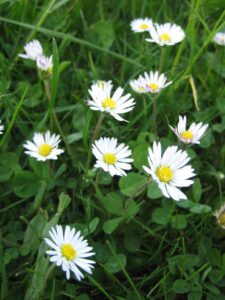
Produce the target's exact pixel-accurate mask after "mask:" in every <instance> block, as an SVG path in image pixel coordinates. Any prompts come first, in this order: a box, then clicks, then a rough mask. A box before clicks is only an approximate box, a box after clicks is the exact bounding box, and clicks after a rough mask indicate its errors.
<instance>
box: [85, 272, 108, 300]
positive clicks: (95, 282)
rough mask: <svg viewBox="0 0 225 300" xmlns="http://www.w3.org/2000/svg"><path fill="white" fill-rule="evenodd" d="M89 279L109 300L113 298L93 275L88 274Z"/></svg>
mask: <svg viewBox="0 0 225 300" xmlns="http://www.w3.org/2000/svg"><path fill="white" fill-rule="evenodd" d="M87 277H88V279H89V280H90V281H91V283H93V284H94V285H95V286H96V287H97V288H98V289H99V290H100V291H101V292H102V293H103V294H104V295H105V296H106V297H107V299H109V300H113V298H112V297H111V296H110V295H109V294H108V293H107V292H106V290H105V289H104V288H103V287H102V286H101V285H100V284H99V283H98V282H97V281H96V280H95V279H94V278H93V277H91V276H89V275H88V276H87Z"/></svg>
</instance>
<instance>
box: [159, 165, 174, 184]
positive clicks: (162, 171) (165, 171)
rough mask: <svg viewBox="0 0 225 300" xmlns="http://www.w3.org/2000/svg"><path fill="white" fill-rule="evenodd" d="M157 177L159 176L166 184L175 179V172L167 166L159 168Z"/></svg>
mask: <svg viewBox="0 0 225 300" xmlns="http://www.w3.org/2000/svg"><path fill="white" fill-rule="evenodd" d="M156 175H157V176H158V178H159V180H160V181H161V182H165V183H167V182H169V181H170V180H171V179H173V171H172V170H171V169H170V167H167V166H161V167H158V168H157V169H156Z"/></svg>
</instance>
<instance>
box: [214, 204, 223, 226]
mask: <svg viewBox="0 0 225 300" xmlns="http://www.w3.org/2000/svg"><path fill="white" fill-rule="evenodd" d="M214 215H215V217H216V221H217V224H218V225H219V226H221V227H222V228H223V229H225V204H224V205H222V206H221V208H220V209H219V210H217V211H216V212H215V213H214Z"/></svg>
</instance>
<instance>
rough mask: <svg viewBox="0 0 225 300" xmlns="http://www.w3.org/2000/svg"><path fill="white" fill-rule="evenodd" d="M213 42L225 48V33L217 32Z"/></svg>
mask: <svg viewBox="0 0 225 300" xmlns="http://www.w3.org/2000/svg"><path fill="white" fill-rule="evenodd" d="M213 41H214V42H215V43H216V44H217V45H220V46H225V33H224V32H217V33H216V34H215V35H214V37H213Z"/></svg>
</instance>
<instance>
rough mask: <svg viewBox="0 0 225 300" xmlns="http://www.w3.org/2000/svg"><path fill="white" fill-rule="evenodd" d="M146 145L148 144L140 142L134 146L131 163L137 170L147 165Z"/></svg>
mask: <svg viewBox="0 0 225 300" xmlns="http://www.w3.org/2000/svg"><path fill="white" fill-rule="evenodd" d="M148 147H149V145H148V144H141V145H138V146H137V147H136V148H134V151H133V155H132V157H133V159H134V162H133V165H134V166H135V167H136V168H137V169H139V170H143V166H146V165H148Z"/></svg>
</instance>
